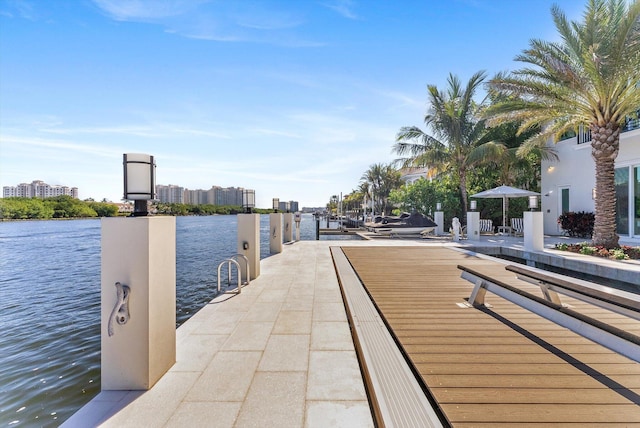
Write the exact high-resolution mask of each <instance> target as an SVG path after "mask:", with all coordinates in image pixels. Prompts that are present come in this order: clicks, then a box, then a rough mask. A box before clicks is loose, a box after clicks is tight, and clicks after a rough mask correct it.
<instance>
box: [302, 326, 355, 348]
mask: <svg viewBox="0 0 640 428" xmlns="http://www.w3.org/2000/svg"><path fill="white" fill-rule="evenodd" d="M311 349H312V350H314V351H350V350H353V349H354V346H353V338H352V337H351V330H350V329H349V325H348V324H347V323H345V322H336V321H320V322H314V323H313V324H312V326H311Z"/></svg>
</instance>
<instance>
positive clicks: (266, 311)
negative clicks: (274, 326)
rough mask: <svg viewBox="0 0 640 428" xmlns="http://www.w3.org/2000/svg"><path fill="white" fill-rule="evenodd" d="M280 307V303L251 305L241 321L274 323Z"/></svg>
mask: <svg viewBox="0 0 640 428" xmlns="http://www.w3.org/2000/svg"><path fill="white" fill-rule="evenodd" d="M281 306H282V303H280V302H256V303H254V304H253V305H251V307H250V308H249V312H247V314H246V315H245V316H244V318H243V319H242V321H275V320H276V319H277V318H278V314H279V313H280V307H281Z"/></svg>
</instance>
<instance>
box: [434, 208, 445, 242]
mask: <svg viewBox="0 0 640 428" xmlns="http://www.w3.org/2000/svg"><path fill="white" fill-rule="evenodd" d="M433 220H434V221H435V222H436V235H442V234H444V213H443V212H442V203H440V202H436V212H435V213H433Z"/></svg>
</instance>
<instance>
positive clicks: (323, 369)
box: [307, 351, 367, 401]
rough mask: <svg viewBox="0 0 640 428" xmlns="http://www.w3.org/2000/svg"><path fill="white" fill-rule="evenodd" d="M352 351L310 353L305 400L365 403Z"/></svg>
mask: <svg viewBox="0 0 640 428" xmlns="http://www.w3.org/2000/svg"><path fill="white" fill-rule="evenodd" d="M366 399H367V397H366V394H365V391H364V386H363V383H362V375H361V374H360V367H359V366H358V361H357V359H356V354H355V352H354V351H311V352H310V354H309V380H308V385H307V400H320V401H323V400H366Z"/></svg>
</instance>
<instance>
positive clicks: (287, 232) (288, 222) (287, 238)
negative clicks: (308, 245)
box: [283, 213, 293, 242]
mask: <svg viewBox="0 0 640 428" xmlns="http://www.w3.org/2000/svg"><path fill="white" fill-rule="evenodd" d="M283 218H284V242H291V241H293V213H284V214H283Z"/></svg>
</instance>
